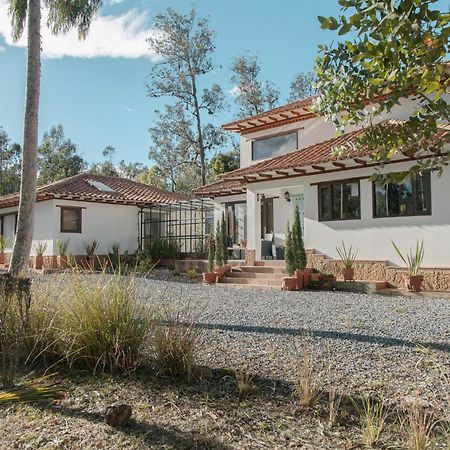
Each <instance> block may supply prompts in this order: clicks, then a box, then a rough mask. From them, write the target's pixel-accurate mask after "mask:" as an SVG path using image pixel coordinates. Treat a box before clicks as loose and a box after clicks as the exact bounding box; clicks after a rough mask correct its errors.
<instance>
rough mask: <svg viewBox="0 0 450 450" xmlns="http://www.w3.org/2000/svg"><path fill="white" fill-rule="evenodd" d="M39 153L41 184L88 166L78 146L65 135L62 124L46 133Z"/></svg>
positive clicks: (72, 174)
mask: <svg viewBox="0 0 450 450" xmlns="http://www.w3.org/2000/svg"><path fill="white" fill-rule="evenodd" d="M38 155H39V159H38V165H39V179H38V181H39V183H40V184H46V183H49V182H53V181H58V180H62V179H63V178H67V177H71V176H74V175H77V174H79V173H81V172H82V171H83V170H84V169H85V168H86V162H85V161H84V159H83V158H82V157H81V156H80V155H78V153H77V146H76V145H75V144H74V143H73V142H72V141H71V140H70V139H68V138H66V137H65V136H64V129H63V126H62V125H58V126H56V127H52V128H51V129H50V131H49V132H46V133H44V137H43V139H42V143H41V145H40V146H39V148H38Z"/></svg>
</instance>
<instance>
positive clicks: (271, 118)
mask: <svg viewBox="0 0 450 450" xmlns="http://www.w3.org/2000/svg"><path fill="white" fill-rule="evenodd" d="M267 117H268V118H269V119H270V120H274V121H275V122H278V117H274V116H267Z"/></svg>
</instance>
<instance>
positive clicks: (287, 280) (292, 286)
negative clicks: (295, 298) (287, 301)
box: [281, 277, 298, 291]
mask: <svg viewBox="0 0 450 450" xmlns="http://www.w3.org/2000/svg"><path fill="white" fill-rule="evenodd" d="M297 284H298V278H297V277H284V278H282V279H281V289H282V290H283V291H296V290H297Z"/></svg>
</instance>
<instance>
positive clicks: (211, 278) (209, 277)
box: [203, 272, 217, 284]
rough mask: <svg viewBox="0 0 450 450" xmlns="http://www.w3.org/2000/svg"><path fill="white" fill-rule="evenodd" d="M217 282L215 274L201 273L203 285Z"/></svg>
mask: <svg viewBox="0 0 450 450" xmlns="http://www.w3.org/2000/svg"><path fill="white" fill-rule="evenodd" d="M216 281H217V273H216V272H205V273H203V282H204V283H205V284H214V283H215V282H216Z"/></svg>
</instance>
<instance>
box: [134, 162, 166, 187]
mask: <svg viewBox="0 0 450 450" xmlns="http://www.w3.org/2000/svg"><path fill="white" fill-rule="evenodd" d="M138 181H139V183H143V184H148V185H149V186H153V187H156V188H158V189H167V188H168V187H167V178H166V176H165V175H164V173H163V172H162V170H161V169H160V168H159V166H158V165H156V164H154V165H153V166H151V167H150V168H149V169H148V170H143V171H142V173H141V174H140V175H139V177H138Z"/></svg>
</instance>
